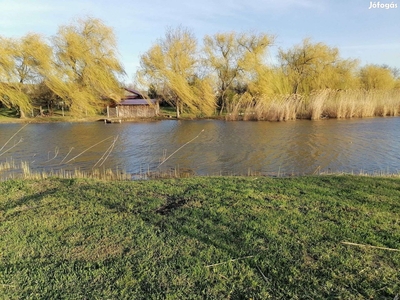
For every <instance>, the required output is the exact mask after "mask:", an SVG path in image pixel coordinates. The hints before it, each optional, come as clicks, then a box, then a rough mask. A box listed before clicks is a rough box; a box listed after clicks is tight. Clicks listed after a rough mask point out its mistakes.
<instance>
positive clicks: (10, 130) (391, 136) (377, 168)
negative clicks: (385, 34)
mask: <svg viewBox="0 0 400 300" xmlns="http://www.w3.org/2000/svg"><path fill="white" fill-rule="evenodd" d="M22 126H23V125H21V124H0V148H1V147H3V145H4V144H5V143H6V142H7V140H9V139H10V137H11V136H12V135H13V134H15V133H16V132H17V131H18V130H19V129H20V128H21V127H22ZM203 130H204V131H203ZM196 136H198V137H197V138H196V139H195V140H194V141H192V142H191V143H189V144H187V145H185V144H186V143H187V142H188V141H190V140H192V139H193V138H195V137H196ZM116 137H118V139H117V141H116V142H115V147H114V148H113V150H112V152H111V154H110V155H109V156H108V157H107V160H106V161H105V162H104V163H103V165H102V166H101V168H103V167H105V168H112V169H116V168H118V169H122V170H125V171H126V172H129V173H132V174H137V173H140V172H144V171H147V170H148V169H150V170H151V171H154V170H157V166H158V165H159V164H160V162H161V161H162V159H163V157H164V158H166V157H168V156H169V155H171V154H172V153H173V152H174V151H176V150H177V149H179V148H180V147H182V146H184V145H185V146H184V147H183V148H182V149H180V150H179V151H178V152H177V153H175V154H174V155H173V156H172V157H171V158H169V159H168V160H167V161H166V162H165V163H164V164H162V166H161V167H160V169H162V170H167V169H169V168H177V167H179V168H180V169H190V170H193V171H194V172H195V173H196V174H199V175H206V174H209V175H212V174H247V173H248V172H249V170H250V171H251V172H261V173H263V174H267V175H268V174H270V175H274V174H277V173H280V174H296V175H298V174H312V173H314V172H315V171H316V170H318V171H332V172H342V171H343V172H360V171H363V172H386V173H397V172H399V171H400V151H399V150H400V118H371V119H354V120H321V121H308V120H302V121H300V120H297V121H291V122H276V123H275V122H225V121H216V120H197V121H176V120H166V121H159V122H143V123H122V124H104V123H101V122H96V123H49V124H29V125H28V126H26V127H25V128H24V129H22V130H21V131H20V132H19V133H18V134H17V135H16V136H15V137H14V138H13V139H12V140H11V141H10V142H9V143H8V144H7V145H6V146H5V147H4V149H3V150H2V151H0V163H1V162H5V161H6V160H11V159H13V160H14V161H16V162H19V161H27V162H29V164H30V167H31V169H34V170H47V171H50V170H58V169H65V170H73V169H76V168H78V169H81V170H91V169H92V168H93V166H94V165H95V164H96V163H97V165H100V164H101V163H102V162H103V160H104V159H103V160H100V159H101V157H102V156H103V155H104V154H106V155H107V149H108V148H109V147H110V146H111V144H112V143H113V139H114V138H116ZM106 138H109V139H108V140H106V141H104V142H102V143H100V144H98V145H97V146H94V147H92V146H93V145H95V144H97V143H99V142H101V141H102V140H104V139H106ZM11 147H13V148H12V149H10V150H9V151H7V149H9V148H11ZM91 147H92V148H91ZM4 151H7V152H4ZM84 151H85V152H84ZM82 152H83V153H82ZM78 155H79V156H78ZM76 156H77V157H76ZM73 157H76V158H75V159H74V160H72V161H70V162H68V163H66V162H67V161H68V160H70V159H72V158H73ZM104 157H105V156H104ZM63 160H64V161H63ZM62 161H63V162H62Z"/></svg>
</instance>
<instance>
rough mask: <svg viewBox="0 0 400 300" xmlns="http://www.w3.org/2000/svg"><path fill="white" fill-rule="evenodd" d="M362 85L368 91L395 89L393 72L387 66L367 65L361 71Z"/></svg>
mask: <svg viewBox="0 0 400 300" xmlns="http://www.w3.org/2000/svg"><path fill="white" fill-rule="evenodd" d="M359 76H360V81H361V85H362V87H363V88H364V89H366V90H373V89H378V90H389V89H392V88H394V87H395V85H396V80H395V77H394V76H393V73H392V71H391V70H390V69H389V68H386V67H385V66H382V67H381V66H376V65H366V66H364V67H362V68H361V69H360V74H359Z"/></svg>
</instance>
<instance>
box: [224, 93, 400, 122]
mask: <svg viewBox="0 0 400 300" xmlns="http://www.w3.org/2000/svg"><path fill="white" fill-rule="evenodd" d="M229 108H230V111H229V113H228V114H227V116H226V120H244V121H248V120H253V121H262V120H265V121H288V120H295V119H311V120H319V119H326V118H337V119H343V118H365V117H378V116H379V117H387V116H398V115H399V112H400V90H370V91H366V90H330V89H326V90H320V91H316V92H314V93H312V94H311V95H309V96H303V95H296V94H293V95H275V96H273V97H269V98H262V97H261V98H254V99H253V100H252V101H245V102H240V101H238V102H237V103H236V104H234V105H233V104H232V105H230V106H229Z"/></svg>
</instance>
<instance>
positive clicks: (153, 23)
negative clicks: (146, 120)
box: [0, 0, 400, 83]
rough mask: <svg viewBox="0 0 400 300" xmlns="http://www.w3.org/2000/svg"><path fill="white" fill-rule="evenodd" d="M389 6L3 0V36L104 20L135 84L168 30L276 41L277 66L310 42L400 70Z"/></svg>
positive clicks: (396, 11)
mask: <svg viewBox="0 0 400 300" xmlns="http://www.w3.org/2000/svg"><path fill="white" fill-rule="evenodd" d="M372 3H377V2H372ZM382 3H387V4H392V3H393V4H396V5H397V6H398V7H397V8H391V9H385V8H372V9H369V7H370V1H367V0H348V1H344V0H314V1H312V0H277V1H273V0H140V1H138V0H114V1H108V0H107V1H106V0H97V1H96V0H68V1H55V0H0V35H2V36H5V37H19V36H23V35H25V34H27V33H28V32H35V33H40V34H42V35H44V36H45V37H51V36H52V35H55V34H56V33H57V30H58V27H59V26H60V25H67V24H70V23H71V22H73V20H74V19H77V18H81V17H86V16H91V17H95V18H100V19H102V20H103V21H104V22H105V24H106V25H108V26H110V27H112V28H113V29H114V32H115V34H116V37H117V40H118V50H119V54H120V57H119V58H120V60H121V62H122V63H123V65H124V67H125V70H126V72H127V77H126V79H125V81H126V82H127V83H130V82H132V80H133V75H134V73H135V71H136V70H137V68H138V66H139V56H140V55H141V54H143V53H144V52H146V51H147V50H148V49H149V48H150V46H151V45H152V44H153V43H154V42H155V41H156V40H157V39H158V38H160V37H163V35H164V33H165V31H166V28H168V27H176V26H179V25H182V26H184V27H187V28H189V29H190V30H192V31H193V33H194V34H195V35H196V36H197V37H198V39H199V42H201V40H202V38H203V37H204V35H206V34H208V35H212V34H214V33H217V32H227V31H237V32H239V31H253V32H265V33H269V34H272V35H275V36H276V41H275V45H274V46H273V47H272V48H271V51H270V60H271V62H273V61H274V57H275V55H276V52H277V49H278V48H284V49H287V48H289V47H291V46H293V45H295V44H298V43H300V42H301V41H302V39H304V38H306V37H309V38H311V39H312V41H314V42H324V43H326V44H328V45H330V46H334V47H338V48H339V50H340V53H341V56H342V57H343V58H357V59H359V60H360V61H361V64H367V63H374V64H388V65H390V66H393V67H397V68H400V0H398V1H393V2H392V1H390V2H389V1H387V2H385V1H382V2H380V4H382Z"/></svg>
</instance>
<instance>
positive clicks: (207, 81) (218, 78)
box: [137, 27, 400, 120]
mask: <svg viewBox="0 0 400 300" xmlns="http://www.w3.org/2000/svg"><path fill="white" fill-rule="evenodd" d="M274 40H275V38H274V36H271V35H268V34H265V33H259V34H255V33H236V32H228V33H217V34H214V35H213V36H205V37H204V39H203V44H202V45H201V46H199V43H198V41H197V39H196V38H195V36H194V34H193V33H191V32H190V31H189V30H188V29H185V28H182V27H179V28H176V29H169V30H167V32H166V34H165V37H164V38H162V39H159V40H158V41H157V42H156V43H155V44H154V45H153V46H152V47H151V48H150V49H149V50H148V51H147V52H146V53H145V54H143V55H142V56H141V60H140V61H141V66H140V70H139V71H138V73H137V82H138V83H139V84H140V85H141V86H143V87H145V88H148V89H149V91H150V96H151V97H155V96H158V97H160V98H161V99H164V100H166V101H168V102H169V103H171V104H172V105H173V106H175V107H176V112H177V115H178V116H179V114H180V113H181V112H187V113H192V114H197V115H210V114H213V113H214V114H215V113H218V114H224V115H226V118H227V119H238V118H243V119H255V120H288V119H296V118H312V119H318V118H321V117H335V118H344V117H356V116H360V117H361V116H375V115H396V114H397V113H398V111H399V109H400V98H399V95H400V91H399V88H400V79H399V75H400V70H399V69H397V68H391V67H389V66H387V65H383V66H377V65H366V66H363V67H360V63H359V61H358V60H356V59H343V58H341V57H340V54H339V50H338V49H337V48H335V47H329V46H328V45H325V44H324V43H313V42H311V40H310V39H304V40H303V42H302V43H301V44H299V45H295V46H293V47H292V48H290V49H287V50H285V49H279V52H278V57H277V62H278V63H276V64H271V63H269V62H268V61H267V60H266V57H267V54H268V51H269V49H270V48H271V46H273V44H274Z"/></svg>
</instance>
